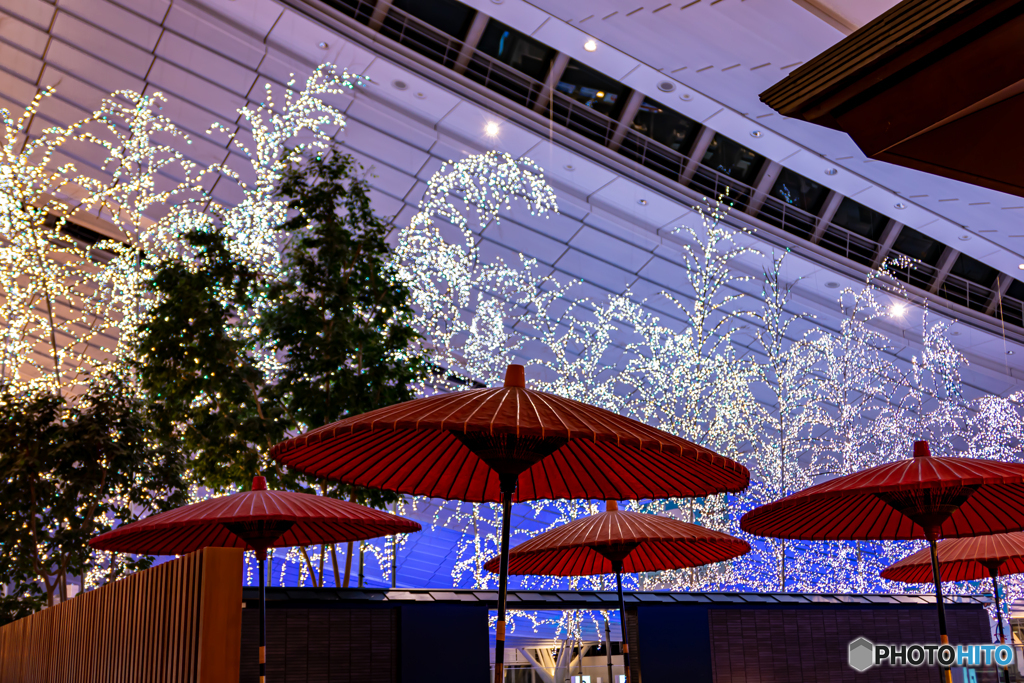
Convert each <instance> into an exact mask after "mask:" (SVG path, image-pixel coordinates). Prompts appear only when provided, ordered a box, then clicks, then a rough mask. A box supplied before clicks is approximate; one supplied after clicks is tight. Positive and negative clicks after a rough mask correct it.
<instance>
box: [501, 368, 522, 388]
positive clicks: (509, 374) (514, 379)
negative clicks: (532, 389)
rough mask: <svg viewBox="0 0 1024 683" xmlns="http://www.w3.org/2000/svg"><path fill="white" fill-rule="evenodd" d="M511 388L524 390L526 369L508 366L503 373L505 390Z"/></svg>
mask: <svg viewBox="0 0 1024 683" xmlns="http://www.w3.org/2000/svg"><path fill="white" fill-rule="evenodd" d="M512 387H518V388H520V389H525V388H526V368H524V367H523V366H522V365H510V366H508V370H506V371H505V388H506V389H511V388H512Z"/></svg>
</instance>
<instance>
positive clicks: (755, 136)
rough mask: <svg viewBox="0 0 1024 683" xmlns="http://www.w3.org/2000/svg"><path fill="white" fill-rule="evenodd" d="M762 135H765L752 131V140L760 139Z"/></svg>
mask: <svg viewBox="0 0 1024 683" xmlns="http://www.w3.org/2000/svg"><path fill="white" fill-rule="evenodd" d="M762 135H764V133H762V132H761V131H759V130H752V131H750V137H752V138H759V137H761V136H762Z"/></svg>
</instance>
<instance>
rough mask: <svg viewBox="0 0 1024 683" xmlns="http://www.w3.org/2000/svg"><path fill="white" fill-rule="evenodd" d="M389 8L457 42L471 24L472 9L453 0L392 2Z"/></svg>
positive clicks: (402, 0)
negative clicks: (407, 15) (429, 26)
mask: <svg viewBox="0 0 1024 683" xmlns="http://www.w3.org/2000/svg"><path fill="white" fill-rule="evenodd" d="M391 6H392V7H397V8H398V9H400V10H402V11H403V12H405V13H407V14H411V15H412V16H414V17H416V18H417V19H419V20H420V21H422V22H423V23H425V24H430V25H431V26H433V27H434V28H436V29H437V30H439V31H443V32H444V33H447V34H448V35H450V36H454V37H456V38H458V39H459V40H462V39H463V38H465V37H466V32H467V31H468V30H469V25H470V24H471V23H472V22H473V15H474V11H473V9H472V8H471V7H469V6H468V5H463V4H462V3H461V2H456V1H455V0H394V2H393V3H391Z"/></svg>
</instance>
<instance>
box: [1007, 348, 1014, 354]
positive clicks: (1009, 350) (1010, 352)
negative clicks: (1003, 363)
mask: <svg viewBox="0 0 1024 683" xmlns="http://www.w3.org/2000/svg"><path fill="white" fill-rule="evenodd" d="M1013 353H1014V351H1013V349H1007V351H1006V355H1007V356H1012V355H1013Z"/></svg>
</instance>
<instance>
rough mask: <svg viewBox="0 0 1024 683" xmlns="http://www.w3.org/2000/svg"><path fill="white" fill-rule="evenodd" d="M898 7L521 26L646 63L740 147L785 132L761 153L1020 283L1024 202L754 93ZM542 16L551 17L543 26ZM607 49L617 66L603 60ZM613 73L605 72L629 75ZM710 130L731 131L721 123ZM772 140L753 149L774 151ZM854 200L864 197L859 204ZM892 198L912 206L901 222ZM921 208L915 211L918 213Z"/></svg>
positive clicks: (730, 0) (649, 12)
mask: <svg viewBox="0 0 1024 683" xmlns="http://www.w3.org/2000/svg"><path fill="white" fill-rule="evenodd" d="M468 4H471V5H474V6H476V7H477V8H479V9H481V11H484V12H487V13H489V14H495V13H496V11H495V9H494V7H495V5H494V0H468ZM894 4H895V2H894V0H717V2H716V1H715V0H696V2H695V1H694V0H682V1H677V2H671V3H665V2H662V1H661V0H658V1H656V2H647V3H643V4H641V2H640V0H631V1H630V2H623V1H622V0H590V1H589V2H586V3H583V2H578V1H576V0H529V4H528V7H529V10H530V11H532V12H533V13H534V16H531V17H530V18H529V19H528V20H523V21H521V23H520V24H519V25H517V26H516V27H517V28H521V30H522V29H523V28H525V29H527V30H528V29H529V27H530V26H531V25H534V24H538V22H539V23H540V24H543V27H542V29H541V30H540V31H538V32H537V33H536V34H535V35H536V36H537V37H540V35H541V34H542V33H543V34H544V36H545V37H546V38H550V37H551V36H560V38H561V42H560V43H557V42H552V44H553V45H555V46H556V47H559V49H562V50H563V51H568V52H571V51H572V50H571V49H570V48H567V47H563V45H562V44H563V43H568V44H570V45H573V44H579V45H582V42H583V41H582V40H580V39H579V38H578V35H576V32H579V34H583V33H585V34H586V35H589V36H593V37H594V38H597V39H598V40H599V41H600V42H601V43H602V45H601V46H600V48H599V50H598V52H597V53H594V59H588V54H587V53H584V52H583V51H582V50H581V49H579V50H578V52H579V53H580V54H573V56H574V57H577V58H579V59H581V60H583V61H587V62H588V63H590V64H591V65H592V66H595V67H597V68H600V67H599V66H598V62H597V61H595V60H597V59H600V60H601V61H604V62H607V63H609V64H615V65H616V67H617V70H619V71H622V70H627V71H629V70H631V63H632V64H637V63H639V65H640V66H646V67H650V68H651V69H652V70H656V71H659V72H661V73H660V76H661V77H662V78H663V77H664V76H665V75H667V76H670V77H671V78H673V79H675V80H677V81H679V82H680V83H682V84H684V85H686V86H689V87H690V88H692V89H693V90H694V91H695V92H696V93H698V94H701V95H705V96H707V98H709V99H710V100H712V101H713V102H714V103H718V104H719V105H724V107H725V110H724V111H720V112H718V113H717V114H714V116H715V117H716V118H717V119H719V120H721V119H723V118H725V117H727V116H730V115H731V116H733V117H735V118H736V121H735V123H734V125H735V127H736V129H737V132H742V133H743V136H742V137H740V136H737V135H736V134H733V135H732V137H735V139H737V140H741V141H743V143H744V144H747V143H753V142H754V141H752V140H751V139H749V137H747V136H746V133H747V132H749V129H750V128H754V127H756V128H758V129H766V130H768V131H773V132H775V133H778V134H779V135H778V139H777V140H775V141H774V144H775V145H776V146H777V147H778V148H779V149H775V150H773V151H774V153H771V152H769V151H764V150H763V149H757V151H759V152H761V153H762V154H765V156H768V157H769V158H773V159H775V160H776V161H785V164H784V165H786V166H788V167H790V168H793V169H794V170H797V171H799V172H801V173H803V174H804V175H807V176H808V177H810V178H812V179H813V180H815V181H817V182H820V183H822V184H825V185H828V186H829V187H832V188H833V189H836V190H839V191H841V192H843V193H844V194H847V196H853V197H855V198H856V199H857V200H858V201H860V202H861V203H863V204H866V205H868V206H871V208H875V209H876V210H879V211H882V212H883V213H886V214H888V215H891V216H893V217H894V218H897V219H898V220H900V221H901V222H903V223H905V224H907V225H910V226H911V227H914V228H916V229H918V230H921V231H922V232H924V233H926V234H929V235H931V236H933V237H935V238H937V239H940V240H942V241H944V242H946V243H947V244H955V245H956V246H957V248H958V249H960V250H961V251H963V252H964V253H967V254H968V255H970V256H973V257H974V258H977V259H979V260H982V261H983V262H986V263H989V264H990V265H993V266H994V267H998V268H999V269H1001V270H1003V271H1004V272H1006V273H1008V274H1010V275H1014V276H1016V275H1018V273H1019V271H1018V269H1017V266H1018V264H1019V263H1021V262H1022V261H1024V198H1021V197H1016V196H1012V195H1007V194H1004V193H1001V192H996V191H993V190H987V189H984V188H979V187H976V186H974V185H968V184H966V183H961V182H958V181H954V180H948V179H945V178H940V177H937V176H933V175H930V174H927V173H921V172H919V171H913V170H910V169H906V168H902V167H899V166H894V165H891V164H888V163H885V162H880V161H874V160H871V159H867V158H866V157H865V156H864V155H863V154H862V153H861V152H860V150H859V149H858V148H857V146H856V145H855V144H854V143H853V141H852V140H851V139H850V138H849V136H847V135H846V134H845V133H840V132H837V131H834V130H830V129H827V128H823V127H820V126H816V125H813V124H809V123H806V122H803V121H798V120H795V119H789V118H785V117H782V116H780V115H778V114H776V113H774V112H773V111H772V110H771V109H770V108H768V107H767V106H766V105H765V104H763V103H762V102H761V101H760V100H759V99H758V94H759V93H761V92H763V91H764V90H765V89H767V88H768V87H769V86H771V85H773V84H775V83H776V82H778V81H779V80H781V79H782V78H784V77H785V76H786V74H788V73H789V72H790V71H792V70H793V69H795V68H796V67H797V66H799V65H801V64H803V63H804V62H806V61H808V60H810V59H812V58H814V57H815V56H816V55H818V54H819V53H821V52H822V51H823V50H825V49H826V48H828V47H830V46H831V45H833V44H834V43H836V42H837V41H839V40H841V39H842V38H843V37H845V35H846V34H847V33H849V29H848V28H843V23H845V24H849V25H850V26H851V27H853V26H860V25H862V24H863V23H865V22H867V21H869V20H870V19H872V18H874V17H875V16H877V15H878V14H880V13H882V12H884V11H885V10H886V9H888V8H889V7H891V6H892V5H894ZM523 5H527V2H526V1H525V0H507V2H502V4H501V5H499V7H501V8H502V10H501V12H502V13H503V14H505V15H506V16H508V17H510V18H512V19H513V21H514V20H515V17H516V16H517V15H519V14H525V13H523V12H520V11H519V10H518V7H520V6H523ZM538 10H539V11H540V12H542V13H543V14H546V15H547V16H546V18H544V19H541V18H540V17H538V16H536V12H537V11H538ZM837 18H838V19H837ZM545 19H546V20H545ZM506 23H510V22H509V21H506ZM513 25H515V24H513ZM605 48H610V49H608V50H607V52H608V53H614V52H621V55H613V54H606V55H603V56H601V55H600V53H601V52H602V50H604V49H605ZM633 68H634V69H635V67H633ZM614 70H615V69H609V70H608V72H607V73H609V75H613V76H621V75H622V74H616V73H614V72H613V71H614ZM626 80H627V82H628V79H626ZM649 92H650V91H649ZM671 104H672V106H676V105H677V104H678V103H676V102H672V103H671ZM712 108H713V104H712V103H711V102H708V103H705V104H704V106H703V107H702V108H697V107H695V106H694V107H692V111H693V113H694V114H696V115H695V116H694V115H692V114H691V112H688V111H684V110H683V108H680V110H681V111H683V113H685V114H688V115H691V117H693V118H697V119H698V120H701V121H705V120H706V116H707V113H708V111H709V109H712ZM701 114H704V116H701ZM708 123H710V125H711V126H712V127H713V128H715V129H716V130H722V132H726V131H724V130H723V129H722V127H721V125H720V123H719V121H715V122H713V123H712V122H708ZM741 129H742V131H741ZM727 134H728V133H727ZM770 137H771V136H770V135H765V137H763V138H761V139H760V140H758V141H756V142H757V143H758V144H760V145H771V144H773V141H772V140H769V139H768V138H770ZM787 143H788V144H789V145H791V146H793V143H795V146H794V149H793V151H794V153H796V154H798V155H801V156H807V157H809V158H808V160H807V161H806V162H804V161H803V160H799V159H794V158H788V157H787V156H786V155H785V153H784V152H782V153H781V154H780V152H781V148H782V147H785V146H786V144H787ZM749 146H750V147H751V148H754V147H755V145H754V144H749ZM797 148H803V152H802V153H801V152H800V151H797ZM801 165H803V166H801ZM825 165H828V166H839V167H840V168H845V169H847V170H848V171H850V173H848V174H845V175H846V179H845V181H846V185H847V187H846V188H840V187H838V186H837V185H839V184H841V183H843V181H844V179H843V175H844V174H843V172H842V171H841V172H840V175H838V176H833V177H831V178H829V177H824V176H822V174H821V171H820V169H819V168H817V167H819V166H820V167H824V166H825ZM869 186H871V187H873V188H875V189H883V190H885V191H884V192H882V193H881V195H884V196H881V195H879V193H877V192H871V191H869ZM858 188H859V189H858ZM859 191H864V192H865V194H864V195H858V194H857V193H858V192H859ZM872 195H878V196H872ZM893 195H899V197H901V198H903V201H904V203H909V204H911V206H910V207H909V208H908V209H907V210H904V212H903V213H898V214H897V213H896V212H895V211H894V208H893V206H894V204H895V203H896V202H893V201H891V198H892V196H893ZM897 201H899V200H897ZM914 207H918V209H919V210H917V211H916V212H915V211H912V209H913V208H914ZM960 226H965V227H966V229H967V231H968V233H970V235H971V239H970V240H968V241H960V240H957V241H955V242H954V241H953V240H955V239H956V238H958V237H959V236H960V235H962V234H963V229H962V228H961V227H960Z"/></svg>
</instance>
